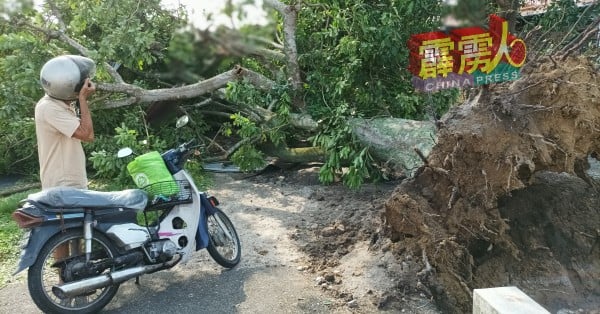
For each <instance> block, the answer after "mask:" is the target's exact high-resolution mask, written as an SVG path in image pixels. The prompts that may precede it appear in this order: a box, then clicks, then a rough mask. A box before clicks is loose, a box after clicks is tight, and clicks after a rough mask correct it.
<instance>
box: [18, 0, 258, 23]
mask: <svg viewBox="0 0 600 314" xmlns="http://www.w3.org/2000/svg"><path fill="white" fill-rule="evenodd" d="M17 1H18V0H17ZM232 1H233V3H234V4H239V3H242V2H249V1H248V0H232ZM250 2H251V1H250ZM34 3H35V4H36V5H38V6H39V5H41V4H42V3H44V1H43V0H34ZM161 3H162V4H163V6H164V7H166V8H170V9H174V8H177V6H178V5H179V4H182V5H183V6H185V7H186V8H187V10H188V15H189V19H190V22H191V23H192V24H193V25H194V26H196V27H198V28H201V29H205V28H208V27H210V26H211V25H212V26H214V25H223V24H224V25H226V26H229V27H233V28H237V27H240V26H241V25H243V24H247V23H252V24H263V23H266V13H265V12H264V10H263V9H262V0H254V4H246V5H244V6H243V8H244V10H245V11H246V14H247V18H246V19H245V20H243V21H239V20H237V19H236V20H234V21H232V20H231V18H229V17H228V16H226V15H225V14H223V13H222V11H223V8H224V6H225V3H226V1H223V0H161ZM209 14H212V16H213V17H212V18H213V21H212V22H210V21H208V20H207V15H209Z"/></svg>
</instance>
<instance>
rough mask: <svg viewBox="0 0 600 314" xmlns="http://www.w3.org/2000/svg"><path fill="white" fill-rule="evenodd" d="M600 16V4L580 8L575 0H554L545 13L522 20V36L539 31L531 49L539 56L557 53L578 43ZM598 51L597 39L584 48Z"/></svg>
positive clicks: (533, 39) (533, 37)
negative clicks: (587, 28)
mask: <svg viewBox="0 0 600 314" xmlns="http://www.w3.org/2000/svg"><path fill="white" fill-rule="evenodd" d="M598 16H600V4H598V3H596V4H591V5H589V6H586V7H578V6H577V5H575V3H574V2H573V1H572V0H557V1H553V2H552V3H551V5H550V6H549V7H548V10H547V11H546V13H544V14H539V15H534V16H531V17H526V18H523V19H522V20H521V21H520V24H521V25H522V26H521V28H522V33H525V34H526V33H529V32H532V31H534V30H535V29H536V28H539V30H537V31H535V32H536V34H537V36H532V39H531V40H530V42H529V46H528V49H529V50H533V51H535V52H536V53H537V54H551V53H556V52H557V51H558V50H559V49H561V48H562V47H564V46H565V45H567V44H569V43H571V42H572V41H573V40H575V39H576V38H577V37H578V36H579V35H580V34H581V33H582V32H583V30H584V29H585V28H586V27H588V26H589V25H591V24H592V23H593V22H594V21H595V20H597V18H598ZM590 48H591V49H595V50H598V44H597V39H596V38H594V42H590V44H589V45H587V46H584V47H582V49H583V50H586V49H590Z"/></svg>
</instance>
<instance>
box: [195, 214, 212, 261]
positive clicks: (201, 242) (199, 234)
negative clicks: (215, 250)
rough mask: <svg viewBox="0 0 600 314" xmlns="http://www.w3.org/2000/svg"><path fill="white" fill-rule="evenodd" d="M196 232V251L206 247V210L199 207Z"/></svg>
mask: <svg viewBox="0 0 600 314" xmlns="http://www.w3.org/2000/svg"><path fill="white" fill-rule="evenodd" d="M198 219H200V221H199V222H198V230H197V231H196V251H198V250H201V249H204V248H207V247H208V241H209V240H208V226H207V224H206V219H207V217H206V210H205V209H204V206H202V205H200V217H199V218H198Z"/></svg>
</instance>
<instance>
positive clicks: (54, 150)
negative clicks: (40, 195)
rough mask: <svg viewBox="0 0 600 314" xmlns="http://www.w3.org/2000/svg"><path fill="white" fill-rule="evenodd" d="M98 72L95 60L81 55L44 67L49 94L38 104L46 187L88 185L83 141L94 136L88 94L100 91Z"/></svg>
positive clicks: (58, 59) (42, 74) (37, 126)
mask: <svg viewBox="0 0 600 314" xmlns="http://www.w3.org/2000/svg"><path fill="white" fill-rule="evenodd" d="M94 74H95V64H94V62H93V61H92V60H90V59H88V58H85V57H81V56H71V55H68V56H60V57H56V58H53V59H51V60H49V61H48V62H46V64H44V66H43V67H42V70H41V72H40V80H41V83H42V87H43V88H44V91H45V92H46V95H45V96H44V97H42V99H40V100H39V101H38V103H37V105H36V106H35V131H36V136H37V143H38V157H39V163H40V179H41V181H42V190H44V189H48V188H51V187H56V186H70V187H75V188H80V189H85V188H87V183H88V182H87V173H86V169H85V164H86V160H85V153H84V151H83V147H82V145H81V141H84V142H91V141H93V140H94V126H93V123H92V116H91V114H90V110H89V106H88V97H89V96H90V95H92V94H93V93H94V92H95V91H96V87H95V86H94V84H93V83H92V82H91V78H92V77H93V76H94ZM76 104H78V105H79V106H78V107H79V108H77V106H76ZM77 109H79V113H78V112H77ZM78 115H79V116H78Z"/></svg>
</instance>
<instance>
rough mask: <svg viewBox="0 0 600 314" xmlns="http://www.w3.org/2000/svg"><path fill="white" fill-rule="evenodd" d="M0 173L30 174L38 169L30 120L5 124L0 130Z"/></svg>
mask: <svg viewBox="0 0 600 314" xmlns="http://www.w3.org/2000/svg"><path fill="white" fill-rule="evenodd" d="M0 138H2V141H3V145H2V149H1V150H0V173H15V174H31V169H36V170H37V169H38V167H39V166H38V163H37V146H36V137H35V122H34V121H33V119H31V118H24V119H22V120H14V121H9V122H7V125H6V127H3V128H0Z"/></svg>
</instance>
